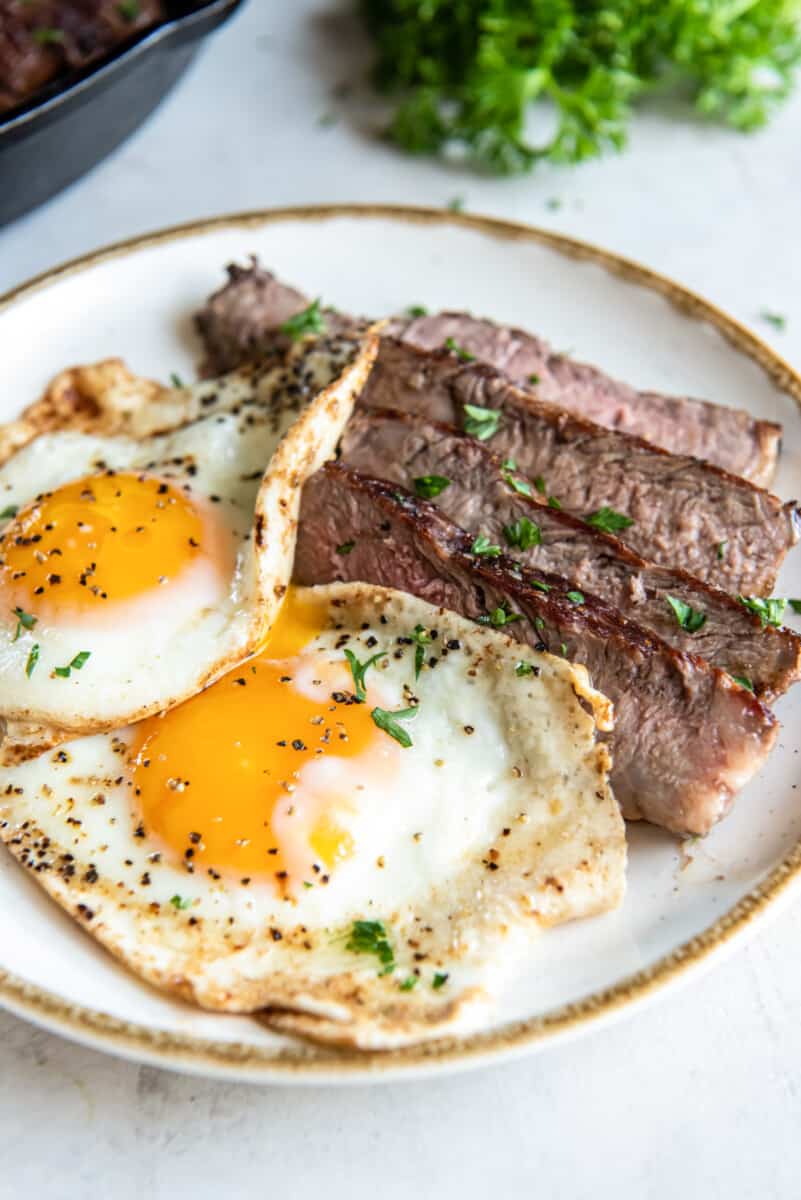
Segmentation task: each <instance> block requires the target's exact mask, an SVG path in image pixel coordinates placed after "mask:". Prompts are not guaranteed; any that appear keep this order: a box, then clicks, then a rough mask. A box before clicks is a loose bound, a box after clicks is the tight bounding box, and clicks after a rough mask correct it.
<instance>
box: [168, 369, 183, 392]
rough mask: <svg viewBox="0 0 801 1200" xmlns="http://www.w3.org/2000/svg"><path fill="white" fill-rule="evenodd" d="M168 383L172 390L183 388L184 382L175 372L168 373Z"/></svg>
mask: <svg viewBox="0 0 801 1200" xmlns="http://www.w3.org/2000/svg"><path fill="white" fill-rule="evenodd" d="M170 383H171V384H172V386H173V387H174V388H182V387H183V386H184V381H183V379H181V376H180V375H179V374H178V373H177V371H171V372H170Z"/></svg>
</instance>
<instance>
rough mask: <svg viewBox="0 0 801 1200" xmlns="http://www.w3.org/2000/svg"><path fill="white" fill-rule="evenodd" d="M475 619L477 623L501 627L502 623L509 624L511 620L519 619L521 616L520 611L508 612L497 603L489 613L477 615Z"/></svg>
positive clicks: (494, 627)
mask: <svg viewBox="0 0 801 1200" xmlns="http://www.w3.org/2000/svg"><path fill="white" fill-rule="evenodd" d="M477 619H478V623H479V625H491V626H492V627H493V629H503V627H504V625H511V624H512V621H520V620H522V617H521V616H520V613H513V612H509V611H508V609H506V608H502V607H501V606H500V605H499V606H498V608H494V609H493V610H492V612H491V613H487V614H486V615H485V616H481V617H478V618H477Z"/></svg>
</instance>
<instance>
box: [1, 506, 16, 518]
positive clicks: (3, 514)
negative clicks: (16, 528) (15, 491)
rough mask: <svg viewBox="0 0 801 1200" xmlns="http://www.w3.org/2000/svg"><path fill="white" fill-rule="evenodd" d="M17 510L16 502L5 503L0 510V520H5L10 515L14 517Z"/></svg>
mask: <svg viewBox="0 0 801 1200" xmlns="http://www.w3.org/2000/svg"><path fill="white" fill-rule="evenodd" d="M18 512H19V507H18V506H17V505H16V504H7V505H6V506H5V508H4V509H3V511H2V512H0V521H7V520H9V519H10V518H11V517H16V515H17V513H18Z"/></svg>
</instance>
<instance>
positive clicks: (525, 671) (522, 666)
mask: <svg viewBox="0 0 801 1200" xmlns="http://www.w3.org/2000/svg"><path fill="white" fill-rule="evenodd" d="M533 674H534V668H533V667H532V665H531V663H527V662H523V661H522V659H521V661H520V662H519V663H518V664H517V666H516V667H515V675H517V676H519V678H521V679H522V678H523V676H525V675H533Z"/></svg>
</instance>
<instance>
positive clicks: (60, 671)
mask: <svg viewBox="0 0 801 1200" xmlns="http://www.w3.org/2000/svg"><path fill="white" fill-rule="evenodd" d="M91 657H92V651H91V650H81V651H80V652H79V653H78V654H76V655H75V657H74V658H73V659H72V661H71V662H70V664H69V665H68V666H66V667H55V668H54V673H55V674H56V675H58V676H60V677H61V679H69V677H70V673H71V672H72V671H80V670H81V669H82V668H83V666H84V665H85V664H86V662H87V660H88V659H90V658H91Z"/></svg>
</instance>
